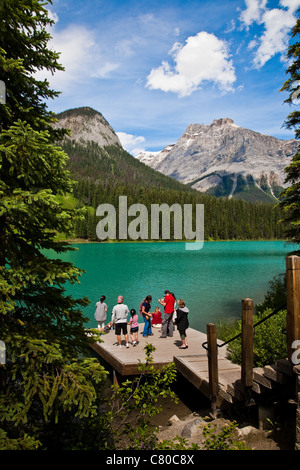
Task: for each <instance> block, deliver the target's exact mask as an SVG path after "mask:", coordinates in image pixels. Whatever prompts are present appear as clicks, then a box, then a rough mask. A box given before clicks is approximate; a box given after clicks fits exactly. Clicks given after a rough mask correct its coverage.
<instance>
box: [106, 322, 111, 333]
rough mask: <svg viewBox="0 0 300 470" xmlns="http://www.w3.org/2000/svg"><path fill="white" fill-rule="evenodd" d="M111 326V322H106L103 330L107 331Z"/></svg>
mask: <svg viewBox="0 0 300 470" xmlns="http://www.w3.org/2000/svg"><path fill="white" fill-rule="evenodd" d="M112 327H113V324H112V323H111V322H109V323H107V325H106V326H105V327H104V332H105V333H108V332H109V331H110V330H111V328H112Z"/></svg>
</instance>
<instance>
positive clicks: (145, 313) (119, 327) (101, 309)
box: [95, 290, 189, 349]
mask: <svg viewBox="0 0 300 470" xmlns="http://www.w3.org/2000/svg"><path fill="white" fill-rule="evenodd" d="M105 300H106V297H105V295H102V296H101V297H100V300H99V302H97V303H96V310H95V320H96V321H97V324H98V329H99V331H101V332H103V333H104V332H106V331H109V330H110V329H111V328H114V329H115V334H116V336H117V340H118V345H119V347H122V345H121V334H122V333H123V335H124V337H125V342H126V347H127V348H128V347H129V342H128V326H129V327H130V330H129V334H130V338H131V342H132V345H133V346H136V345H137V343H138V332H139V315H140V316H141V317H142V318H143V320H144V328H143V333H142V335H143V337H146V338H147V337H148V336H152V334H153V333H152V327H154V328H161V336H160V338H166V337H167V336H170V337H172V336H173V333H174V325H176V326H177V329H178V331H179V335H180V339H181V346H180V349H186V348H187V347H188V343H187V334H186V330H187V329H188V327H189V321H188V313H189V309H188V308H187V307H186V305H185V302H184V301H183V300H182V299H179V300H178V302H177V301H176V298H175V295H174V293H173V292H170V291H169V290H165V292H164V295H163V298H161V299H158V302H159V303H160V304H161V305H162V306H163V307H164V315H163V317H162V312H161V310H160V307H156V308H155V310H154V311H153V312H152V313H151V302H152V296H151V295H147V296H146V297H145V298H144V299H143V301H142V302H141V304H140V308H139V315H138V314H137V312H136V310H135V309H134V308H132V309H131V310H130V320H129V321H128V314H129V308H128V306H127V305H126V304H124V298H123V296H122V295H119V296H118V303H117V304H116V305H115V306H114V307H113V309H112V317H111V321H110V322H109V323H108V324H107V325H105V322H106V319H107V310H108V307H107V304H106V303H105Z"/></svg>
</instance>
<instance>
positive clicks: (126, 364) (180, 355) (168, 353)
mask: <svg viewBox="0 0 300 470" xmlns="http://www.w3.org/2000/svg"><path fill="white" fill-rule="evenodd" d="M142 329H143V323H141V324H140V332H139V344H138V345H137V346H132V344H131V343H129V348H126V346H125V340H124V337H123V336H122V348H119V346H118V343H117V337H116V335H115V332H114V331H113V330H112V331H110V332H109V333H106V334H104V335H103V336H102V337H101V338H102V339H103V342H102V343H100V342H99V343H94V344H92V345H91V347H92V349H93V350H94V351H96V352H97V354H99V355H100V356H101V357H102V358H103V359H104V360H105V361H106V362H107V363H108V364H110V366H111V367H112V368H113V370H114V371H115V372H117V374H118V375H119V376H121V377H125V376H129V375H131V376H132V375H138V374H139V373H140V371H139V361H140V362H141V363H145V351H144V348H145V346H146V344H147V343H151V344H152V345H153V346H154V347H155V348H156V350H155V351H154V353H153V365H154V367H156V368H161V367H163V366H164V365H166V364H169V363H170V362H174V363H175V366H176V369H177V371H178V372H179V373H180V374H182V375H183V376H184V377H185V378H186V379H187V380H188V381H189V382H191V383H192V384H193V385H194V386H195V387H196V388H197V389H198V390H199V391H200V392H201V393H203V394H204V395H206V396H207V397H209V376H208V358H207V350H206V349H205V348H204V347H203V346H202V344H203V343H204V342H206V340H207V335H206V334H205V333H202V332H201V331H197V330H195V329H193V328H189V329H188V330H187V338H188V349H179V346H180V345H181V341H180V338H179V333H178V331H177V330H176V329H175V331H174V335H173V337H167V338H160V336H161V332H160V329H158V328H152V332H153V335H152V336H149V337H148V338H144V337H143V336H142V334H141V331H142ZM225 355H226V348H225V347H224V348H220V349H219V374H220V382H221V383H222V382H224V384H225V383H226V384H227V383H228V382H230V377H229V375H230V376H231V375H232V374H233V375H232V376H233V378H234V380H236V378H237V376H238V375H239V377H240V366H237V365H235V364H232V363H231V362H230V361H229V360H227V359H226V358H225ZM228 374H229V375H228Z"/></svg>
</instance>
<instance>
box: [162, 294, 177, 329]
mask: <svg viewBox="0 0 300 470" xmlns="http://www.w3.org/2000/svg"><path fill="white" fill-rule="evenodd" d="M158 301H159V303H160V304H161V305H163V306H164V317H163V319H162V334H161V338H166V337H167V336H171V337H172V336H173V331H174V325H173V321H172V318H173V313H174V305H175V298H174V297H173V295H172V294H171V292H170V291H169V290H165V292H164V299H158Z"/></svg>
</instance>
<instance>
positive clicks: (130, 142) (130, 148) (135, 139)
mask: <svg viewBox="0 0 300 470" xmlns="http://www.w3.org/2000/svg"><path fill="white" fill-rule="evenodd" d="M116 134H117V136H118V137H119V139H120V142H121V144H122V147H123V148H124V149H125V150H127V152H129V153H131V154H132V155H134V156H137V155H138V154H139V153H140V152H143V151H144V150H145V149H144V148H142V147H140V146H139V144H142V143H144V142H145V137H143V136H136V135H132V134H127V133H126V132H116Z"/></svg>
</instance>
